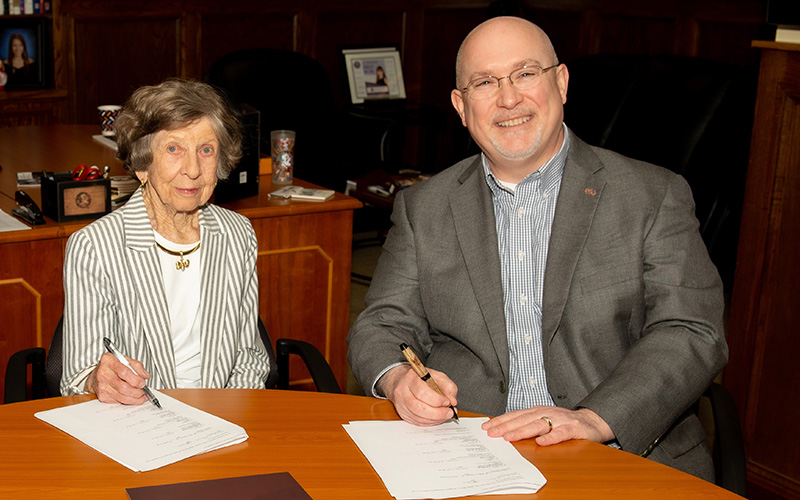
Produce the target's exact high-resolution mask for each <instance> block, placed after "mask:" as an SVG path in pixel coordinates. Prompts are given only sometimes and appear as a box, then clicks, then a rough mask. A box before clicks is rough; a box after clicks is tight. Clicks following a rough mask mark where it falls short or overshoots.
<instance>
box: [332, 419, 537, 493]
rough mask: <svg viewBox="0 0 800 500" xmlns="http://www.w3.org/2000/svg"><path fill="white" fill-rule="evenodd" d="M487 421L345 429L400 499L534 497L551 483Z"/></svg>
mask: <svg viewBox="0 0 800 500" xmlns="http://www.w3.org/2000/svg"><path fill="white" fill-rule="evenodd" d="M486 420H488V419H487V418H461V419H460V420H459V422H454V421H448V422H445V423H443V424H440V425H437V426H434V427H416V426H413V425H411V424H409V423H406V422H403V421H363V422H350V423H349V424H345V425H344V429H345V430H346V431H347V433H348V434H349V435H350V438H351V439H352V440H353V441H354V442H355V443H356V444H357V445H358V447H359V449H360V450H361V452H362V453H363V454H364V456H365V457H366V458H367V460H369V463H370V464H372V467H373V468H374V469H375V472H377V473H378V475H379V476H380V477H381V480H383V484H384V485H385V486H386V489H387V490H389V493H390V494H391V495H392V496H393V497H395V498H397V499H398V500H416V499H421V498H452V497H459V496H467V495H501V494H502V495H510V494H532V493H536V492H537V491H539V489H540V488H541V487H542V486H544V484H545V483H546V482H547V480H546V479H545V478H544V476H543V475H542V473H541V472H539V470H538V469H537V468H536V467H534V465H533V464H532V463H530V462H528V461H527V460H526V459H525V458H524V457H523V456H522V455H520V454H519V452H518V451H517V450H516V449H515V448H514V446H512V445H511V443H509V442H508V441H505V440H504V439H502V438H492V437H489V435H488V434H487V433H486V431H484V430H483V429H481V424H482V423H483V422H485V421H486Z"/></svg>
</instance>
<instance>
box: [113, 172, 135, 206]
mask: <svg viewBox="0 0 800 500" xmlns="http://www.w3.org/2000/svg"><path fill="white" fill-rule="evenodd" d="M137 187H139V183H138V182H137V181H136V179H134V178H133V177H131V176H130V175H114V176H112V177H111V203H112V204H114V205H119V204H120V203H124V202H126V201H128V198H130V197H131V195H132V194H133V192H134V191H136V188H137Z"/></svg>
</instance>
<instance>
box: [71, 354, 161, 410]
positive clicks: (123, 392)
mask: <svg viewBox="0 0 800 500" xmlns="http://www.w3.org/2000/svg"><path fill="white" fill-rule="evenodd" d="M126 358H127V356H126ZM128 362H129V363H130V365H131V366H132V367H133V369H134V370H136V373H134V372H133V371H131V369H130V368H128V367H127V366H125V365H123V364H122V363H121V362H120V361H119V360H118V359H117V358H115V357H114V355H113V354H111V353H105V354H103V356H102V357H101V358H100V362H99V363H98V364H97V367H96V368H95V369H94V371H92V373H91V374H89V378H88V379H87V380H86V390H87V391H89V392H93V393H95V394H97V399H99V400H100V401H102V402H104V403H122V404H126V405H140V404H142V403H144V402H145V401H147V395H146V394H145V393H144V391H142V387H144V386H145V383H146V381H147V379H149V378H150V374H149V373H148V372H147V370H145V369H144V366H143V365H142V363H140V362H139V361H137V360H135V359H131V358H128ZM137 373H138V374H141V375H137Z"/></svg>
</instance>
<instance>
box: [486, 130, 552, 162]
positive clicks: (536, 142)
mask: <svg viewBox="0 0 800 500" xmlns="http://www.w3.org/2000/svg"><path fill="white" fill-rule="evenodd" d="M532 139H533V140H532V141H531V144H530V146H528V148H527V149H525V150H523V151H516V152H515V151H508V150H507V149H505V148H503V147H502V146H501V145H500V144H499V142H498V141H497V140H495V139H494V138H492V146H493V147H494V149H495V151H497V152H498V153H500V155H501V156H503V157H504V158H508V159H510V160H516V159H519V158H527V157H529V156H531V155H533V154H534V153H535V152H536V151H537V150H538V149H539V147H540V146H541V145H542V132H541V130H539V131H537V132H536V136H535V137H533V138H532Z"/></svg>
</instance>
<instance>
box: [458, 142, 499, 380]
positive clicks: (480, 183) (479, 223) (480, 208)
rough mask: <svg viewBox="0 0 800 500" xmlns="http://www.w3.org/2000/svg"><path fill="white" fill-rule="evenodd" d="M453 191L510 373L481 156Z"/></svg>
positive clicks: (466, 251) (490, 323)
mask: <svg viewBox="0 0 800 500" xmlns="http://www.w3.org/2000/svg"><path fill="white" fill-rule="evenodd" d="M458 182H459V185H458V186H457V187H456V188H455V189H453V190H452V191H451V192H450V195H449V200H450V208H451V211H452V213H453V222H454V225H455V230H456V237H457V238H458V243H459V246H460V248H461V253H462V254H463V256H464V262H465V263H466V267H467V272H468V273H469V276H470V281H471V282H472V285H473V286H472V288H473V290H474V292H475V296H476V297H477V299H478V305H479V307H480V309H481V314H482V315H483V318H484V321H485V322H486V329H487V330H488V331H489V339H490V340H491V342H492V344H493V346H494V349H495V352H496V353H497V359H498V362H499V363H500V366H501V368H502V370H503V373H504V375H505V376H508V356H509V351H508V338H507V336H506V321H505V311H504V308H503V283H502V280H501V277H500V256H499V254H498V250H497V228H496V226H495V217H494V205H493V203H492V195H491V191H490V190H489V186H487V184H486V179H485V178H484V175H483V167H482V163H481V156H478V157H476V160H475V161H474V162H473V163H472V164H471V165H470V166H469V167H467V169H466V170H465V171H464V174H463V175H462V176H461V177H459V179H458Z"/></svg>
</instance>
